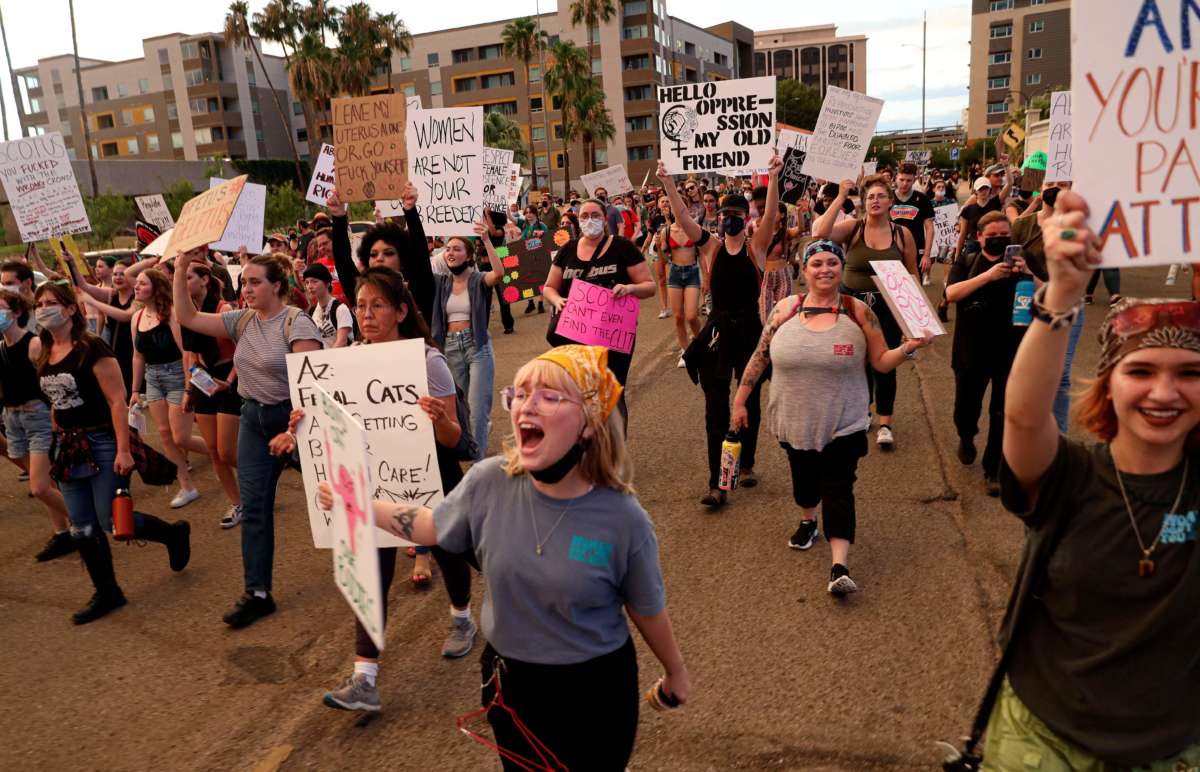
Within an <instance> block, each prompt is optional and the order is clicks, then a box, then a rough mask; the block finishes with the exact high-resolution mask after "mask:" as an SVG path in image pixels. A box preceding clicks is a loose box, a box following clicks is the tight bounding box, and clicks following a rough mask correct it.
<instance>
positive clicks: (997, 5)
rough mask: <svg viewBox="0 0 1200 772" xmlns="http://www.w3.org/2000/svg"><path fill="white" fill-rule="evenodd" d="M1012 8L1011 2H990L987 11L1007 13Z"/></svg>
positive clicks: (998, 0)
mask: <svg viewBox="0 0 1200 772" xmlns="http://www.w3.org/2000/svg"><path fill="white" fill-rule="evenodd" d="M1012 7H1013V0H991V2H990V3H988V10H989V11H1007V10H1009V9H1010V8H1012Z"/></svg>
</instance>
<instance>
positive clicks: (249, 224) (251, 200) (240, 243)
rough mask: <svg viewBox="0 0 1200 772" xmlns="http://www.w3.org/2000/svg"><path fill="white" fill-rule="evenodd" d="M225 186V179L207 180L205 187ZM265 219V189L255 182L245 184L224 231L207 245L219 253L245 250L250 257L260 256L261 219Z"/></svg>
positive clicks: (261, 243)
mask: <svg viewBox="0 0 1200 772" xmlns="http://www.w3.org/2000/svg"><path fill="white" fill-rule="evenodd" d="M223 184H225V180H222V179H220V178H218V177H210V178H209V180H208V187H209V189H210V190H211V189H212V188H215V187H217V186H218V185H223ZM266 216H267V186H266V185H259V184H258V183H256V182H247V183H246V186H245V187H244V188H243V189H242V195H240V196H238V200H237V206H235V207H234V208H233V214H231V215H230V216H229V222H228V223H227V224H226V225H225V232H224V233H222V234H221V238H220V239H219V240H217V241H215V242H212V243H211V244H210V245H209V246H210V247H211V248H212V249H215V250H218V251H220V252H237V251H238V249H240V248H241V247H245V248H246V251H248V252H249V253H250V254H252V255H261V254H262V253H263V220H264V219H266Z"/></svg>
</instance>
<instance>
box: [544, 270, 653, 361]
mask: <svg viewBox="0 0 1200 772" xmlns="http://www.w3.org/2000/svg"><path fill="white" fill-rule="evenodd" d="M640 309H641V303H639V302H638V299H637V298H635V297H633V296H632V295H625V296H624V297H620V298H614V297H613V293H612V290H610V289H608V288H607V287H598V286H596V285H595V284H590V283H588V282H586V281H584V280H583V279H575V280H574V281H572V282H571V292H570V294H569V295H568V296H567V304H566V305H565V306H563V310H562V314H561V315H560V316H559V317H558V328H557V330H556V332H557V333H558V334H559V335H561V336H563V337H564V338H570V339H571V340H573V341H575V342H576V343H582V344H584V345H585V346H607V347H608V348H610V349H612V350H613V351H620V352H621V353H623V354H628V353H630V352H632V351H633V341H634V339H635V338H636V337H637V318H638V311H639V310H640Z"/></svg>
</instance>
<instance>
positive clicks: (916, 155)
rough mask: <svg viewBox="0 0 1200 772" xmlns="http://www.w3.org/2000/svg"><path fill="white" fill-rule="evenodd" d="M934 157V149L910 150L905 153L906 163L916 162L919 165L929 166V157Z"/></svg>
mask: <svg viewBox="0 0 1200 772" xmlns="http://www.w3.org/2000/svg"><path fill="white" fill-rule="evenodd" d="M932 157H933V151H932V150H909V151H908V152H907V153H905V154H904V163H906V164H916V165H917V166H928V165H929V159H930V158H932Z"/></svg>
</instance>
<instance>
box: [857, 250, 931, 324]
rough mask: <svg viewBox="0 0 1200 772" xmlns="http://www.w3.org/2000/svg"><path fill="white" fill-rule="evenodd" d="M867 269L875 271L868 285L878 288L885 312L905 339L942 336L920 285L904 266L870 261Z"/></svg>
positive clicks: (899, 263) (886, 261) (893, 262)
mask: <svg viewBox="0 0 1200 772" xmlns="http://www.w3.org/2000/svg"><path fill="white" fill-rule="evenodd" d="M871 267H872V268H874V269H875V275H874V276H872V277H871V279H872V281H874V282H875V285H876V286H877V287H879V291H880V292H881V293H882V294H883V299H884V300H885V301H887V304H888V308H890V309H891V310H892V315H893V316H895V317H896V321H897V322H899V324H900V329H901V330H902V331H903V332H904V334H905V335H906V336H907V337H909V338H923V337H925V336H926V335H945V334H946V328H945V327H942V323H941V322H939V321H938V318H937V314H936V313H935V312H934V310H933V307H932V306H930V305H929V298H927V297H926V296H925V291H924V290H922V289H921V284H920V282H918V281H917V277H915V276H913V275H912V274H911V273H909V272H908V269H907V268H905V267H904V263H902V262H901V261H899V260H872V261H871Z"/></svg>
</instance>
